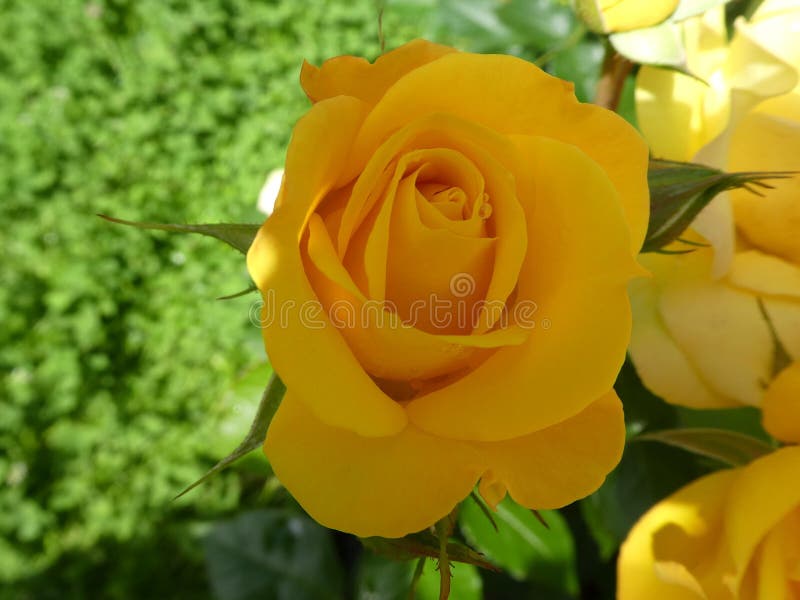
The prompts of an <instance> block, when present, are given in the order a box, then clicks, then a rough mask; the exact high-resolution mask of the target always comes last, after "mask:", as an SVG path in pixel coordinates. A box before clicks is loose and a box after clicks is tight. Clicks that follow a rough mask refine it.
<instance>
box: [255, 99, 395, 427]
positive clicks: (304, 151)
mask: <svg viewBox="0 0 800 600" xmlns="http://www.w3.org/2000/svg"><path fill="white" fill-rule="evenodd" d="M363 115H364V105H363V103H361V102H360V101H358V100H355V99H353V98H345V97H339V98H333V99H331V100H326V101H323V102H320V103H318V104H316V105H315V106H314V107H313V108H312V109H311V110H310V111H309V112H308V114H306V116H305V117H303V118H302V119H301V120H300V121H299V122H298V124H297V126H296V127H295V131H294V134H293V137H292V141H291V144H290V145H289V150H288V154H287V158H286V175H285V178H284V185H283V188H282V192H281V194H282V197H283V200H282V202H281V203H280V204H279V205H278V206H277V207H276V209H275V212H274V213H273V215H272V216H271V217H270V218H269V219H267V221H266V222H265V223H264V225H262V227H261V229H260V230H259V232H258V235H257V236H256V239H255V240H254V241H253V244H252V246H251V247H250V250H249V251H248V253H247V267H248V270H249V271H250V275H251V276H252V277H253V281H255V283H256V285H257V286H258V288H259V289H260V290H261V292H262V294H264V297H265V302H266V303H267V309H269V308H270V303H271V309H272V310H273V311H274V314H273V315H272V316H273V317H274V318H273V320H272V322H271V323H269V324H267V325H266V326H265V327H264V328H263V335H264V340H265V343H266V346H267V348H268V351H269V353H270V360H271V361H272V364H273V366H274V367H275V370H276V371H277V372H278V373H279V374H280V376H281V378H282V379H283V380H284V382H285V383H286V385H287V387H289V388H291V389H292V392H293V393H294V394H296V395H297V396H299V397H302V398H306V399H307V402H308V403H309V407H310V408H311V409H312V410H313V411H314V413H315V414H316V415H317V416H318V417H319V418H320V419H323V420H324V421H325V422H327V423H330V424H333V425H339V426H341V427H347V428H349V429H351V430H353V431H358V432H359V433H361V434H363V435H390V434H392V433H396V432H398V431H400V430H402V429H403V427H405V424H406V416H405V413H404V411H403V409H402V408H401V407H400V406H398V405H397V403H396V402H394V401H393V400H392V399H391V398H389V397H388V396H387V395H386V394H384V393H383V392H382V391H381V390H380V389H379V388H378V387H377V386H376V385H375V383H374V382H373V381H372V380H371V379H370V378H369V376H368V375H367V374H366V373H365V372H364V369H363V368H362V367H361V365H360V364H359V363H358V361H357V360H356V359H355V357H354V356H353V354H352V352H351V351H350V350H349V348H348V347H347V344H346V343H345V341H344V340H343V339H342V337H341V336H340V335H339V333H338V331H336V330H335V329H334V328H332V327H322V328H313V327H307V326H306V324H305V323H304V322H303V319H302V314H301V307H302V306H305V305H307V303H312V304H313V303H315V302H317V298H316V295H315V294H314V291H313V290H312V288H311V285H310V283H309V282H308V279H307V277H306V275H305V273H304V267H303V262H302V258H301V255H300V248H299V242H300V238H301V236H302V235H303V232H304V230H305V220H306V217H307V215H308V214H310V212H311V211H313V210H314V208H315V207H316V205H317V204H318V203H319V202H320V201H321V200H322V198H323V197H324V196H325V194H326V193H327V192H328V191H329V190H330V188H331V187H332V186H333V184H334V182H335V180H336V177H337V176H338V175H339V173H340V171H341V169H342V168H343V163H344V161H345V160H346V159H347V156H348V153H349V145H350V142H351V141H352V139H353V137H354V136H355V132H356V131H357V130H358V128H359V127H360V125H361V121H362V119H363ZM320 140H325V143H320ZM309 372H311V373H314V376H313V377H309V375H308V374H309Z"/></svg>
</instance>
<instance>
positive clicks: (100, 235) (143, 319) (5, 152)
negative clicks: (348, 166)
mask: <svg viewBox="0 0 800 600" xmlns="http://www.w3.org/2000/svg"><path fill="white" fill-rule="evenodd" d="M0 10H2V14H3V18H2V19H0V72H1V73H3V76H2V78H0V198H1V200H0V243H1V244H2V248H3V262H2V267H0V322H1V323H2V328H1V329H0V369H2V401H1V402H0V581H5V582H7V583H13V584H14V585H13V586H11V587H7V588H6V589H7V590H9V592H8V593H9V594H11V595H12V596H13V597H28V596H29V597H36V598H46V597H51V596H52V597H76V598H77V597H80V598H85V597H94V596H97V597H119V598H121V597H160V598H164V597H170V596H181V597H187V596H189V597H197V596H198V595H200V596H202V595H204V594H207V593H208V592H206V591H204V590H205V589H206V584H205V575H204V572H203V565H202V551H201V550H199V549H198V544H197V542H196V540H197V539H198V535H199V532H200V530H201V528H199V526H197V525H196V524H197V523H198V522H201V521H203V520H205V519H208V518H211V517H214V516H217V515H220V514H223V513H227V512H230V511H232V510H233V509H234V508H236V507H237V506H239V505H240V499H241V497H242V496H243V494H244V495H245V496H246V497H245V503H246V499H247V492H248V489H249V488H248V483H247V482H248V481H249V480H248V478H247V477H246V476H240V475H237V474H236V473H227V474H223V475H222V476H220V477H217V478H215V479H214V480H213V481H212V482H210V483H208V484H206V485H204V486H202V487H201V488H199V489H197V490H195V491H193V492H192V493H191V494H189V495H188V496H187V497H186V498H184V499H182V500H181V501H178V502H175V503H173V502H171V500H172V498H173V496H174V495H175V493H176V492H177V491H179V490H180V489H182V488H183V487H184V486H185V485H186V484H187V483H189V482H191V481H193V480H194V479H196V478H197V477H198V476H199V475H200V474H202V472H203V471H204V470H205V469H207V468H208V467H209V466H210V465H211V464H212V463H213V461H214V459H216V458H219V457H220V456H221V455H222V453H224V452H226V451H227V450H229V449H231V447H232V445H233V444H234V443H235V440H233V439H232V438H230V436H228V435H227V433H224V432H222V429H221V428H222V427H223V425H224V422H225V421H226V419H229V418H231V415H232V414H233V413H234V411H235V410H236V409H237V408H240V407H238V406H237V404H238V403H239V400H240V399H239V398H238V397H237V396H236V395H231V394H227V395H226V394H225V393H224V391H225V390H226V389H227V388H229V387H230V386H231V385H232V382H233V381H234V380H235V379H236V378H237V377H238V376H239V375H240V374H241V372H242V371H243V370H244V369H246V368H247V367H248V366H249V365H251V364H253V363H256V362H259V361H263V350H262V347H261V340H260V336H259V334H258V331H257V330H256V329H254V328H253V327H252V326H251V325H250V324H249V321H248V307H249V303H250V300H252V297H245V298H241V299H237V300H232V301H229V302H217V301H215V300H214V298H215V297H217V296H220V295H223V294H228V293H231V292H236V291H238V290H239V289H242V288H244V287H246V285H247V282H248V280H247V274H246V271H245V269H244V264H243V260H242V258H241V256H239V255H237V254H236V253H235V252H234V251H232V250H230V249H227V248H225V247H223V246H221V245H217V244H216V243H214V242H213V241H210V240H208V239H205V238H198V239H195V238H191V237H178V236H174V237H169V236H168V234H149V233H146V232H142V231H137V230H129V229H126V228H121V227H117V226H111V225H109V224H108V223H105V222H102V221H101V220H100V219H98V218H97V217H95V213H98V212H99V213H109V214H112V215H116V216H120V217H123V218H128V219H135V220H152V221H166V222H169V221H185V222H202V221H241V222H248V221H249V222H255V221H258V220H260V216H259V215H258V214H257V213H256V212H255V199H256V197H257V194H258V190H259V187H260V185H261V183H262V181H263V178H264V175H265V174H266V173H267V172H268V171H269V170H270V169H271V168H274V167H276V166H277V165H279V164H280V163H281V162H282V160H283V152H284V148H285V146H286V143H287V141H288V137H289V134H290V131H291V126H292V124H293V122H294V121H295V120H296V118H297V117H298V116H299V115H300V114H302V112H303V111H304V110H305V109H306V106H307V102H306V100H305V99H304V97H303V95H302V92H301V90H300V88H299V86H298V84H297V76H298V72H299V67H300V62H301V59H302V58H306V59H308V60H310V61H313V62H319V61H321V60H322V59H324V58H326V57H328V56H333V55H337V54H342V53H356V54H361V55H367V56H372V57H374V56H375V55H376V54H377V53H378V50H379V49H378V40H377V31H376V18H375V6H374V4H373V2H372V1H371V0H358V1H355V2H348V3H346V4H345V3H341V2H325V1H321V0H318V1H314V2H293V1H290V0H284V1H271V2H270V1H265V0H215V1H204V2H189V1H188V0H171V1H168V2H167V1H164V0H107V1H104V2H99V1H90V2H84V1H79V0H63V1H59V2H51V1H40V2H26V1H24V0H17V1H14V0H11V1H9V0H4V1H2V2H0ZM385 28H386V31H387V34H388V38H389V39H388V43H389V45H395V44H399V43H401V42H402V41H404V40H407V39H409V38H411V37H413V36H414V31H413V30H412V29H411V28H410V26H408V25H403V24H402V23H400V22H399V21H398V20H397V19H395V20H393V18H392V15H388V16H387V18H386V23H385ZM242 433H244V432H242ZM266 469H267V468H266V467H265V466H263V465H262V467H261V472H260V473H259V474H257V477H260V478H261V480H262V481H263V478H264V475H265V471H266ZM255 487H256V488H257V487H258V486H255ZM251 495H252V494H251Z"/></svg>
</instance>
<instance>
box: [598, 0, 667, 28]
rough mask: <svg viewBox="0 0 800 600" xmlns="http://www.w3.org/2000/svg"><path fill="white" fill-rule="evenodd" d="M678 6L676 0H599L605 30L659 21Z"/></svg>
mask: <svg viewBox="0 0 800 600" xmlns="http://www.w3.org/2000/svg"><path fill="white" fill-rule="evenodd" d="M677 6H678V0H622V1H619V0H600V8H601V10H602V14H603V21H604V23H603V24H604V29H605V31H629V30H631V29H642V28H643V27H650V26H651V25H655V24H656V23H660V22H661V21H663V20H664V19H666V18H667V17H668V16H670V15H671V14H672V13H673V12H675V8H676V7H677Z"/></svg>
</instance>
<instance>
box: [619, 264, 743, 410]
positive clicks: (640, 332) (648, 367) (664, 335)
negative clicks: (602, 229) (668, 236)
mask: <svg viewBox="0 0 800 600" xmlns="http://www.w3.org/2000/svg"><path fill="white" fill-rule="evenodd" d="M704 255H705V257H704ZM641 260H642V264H643V265H644V267H645V268H647V269H648V270H649V271H650V272H651V273H652V274H653V278H652V279H637V280H635V281H632V282H631V284H630V297H631V307H632V310H633V330H632V332H631V340H630V347H629V352H630V355H631V359H632V360H633V363H634V365H635V367H636V371H637V373H638V374H639V376H640V377H641V379H642V382H643V383H644V384H645V386H647V388H648V389H650V390H651V391H652V392H653V393H655V394H656V395H658V396H660V397H661V398H664V399H665V400H667V401H668V402H671V403H673V404H681V405H683V406H688V407H690V408H726V407H731V406H738V403H737V402H736V401H734V400H731V399H728V398H725V397H722V396H720V395H719V394H717V393H716V392H715V391H714V390H713V389H712V388H711V387H709V385H708V384H707V382H706V381H704V380H703V377H702V374H701V373H700V372H699V371H698V369H697V367H696V366H695V365H694V364H692V362H691V361H690V359H689V357H688V356H687V354H686V353H685V352H684V350H683V349H682V347H681V346H679V345H678V344H677V343H676V341H675V339H674V338H673V337H672V336H671V335H670V332H669V330H668V329H667V327H666V324H665V323H664V320H663V319H662V317H661V313H660V311H659V297H660V289H661V288H660V285H659V284H664V285H669V281H670V279H671V278H672V277H675V276H684V277H692V274H693V270H694V269H696V268H697V265H698V264H699V266H700V270H701V272H707V270H708V266H709V265H710V261H711V252H709V251H707V250H704V249H703V250H697V251H695V252H693V253H692V254H688V255H681V256H672V255H670V256H666V255H655V254H648V255H645V256H643V257H642V259H641ZM704 265H705V266H704Z"/></svg>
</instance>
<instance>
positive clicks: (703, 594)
mask: <svg viewBox="0 0 800 600" xmlns="http://www.w3.org/2000/svg"><path fill="white" fill-rule="evenodd" d="M798 473H800V447H786V448H783V449H781V450H777V451H775V452H773V453H771V454H768V455H766V456H764V457H762V458H759V459H757V460H755V461H754V462H752V463H750V464H749V465H747V466H746V467H742V468H738V469H731V470H724V471H718V472H716V473H713V474H711V475H708V476H706V477H703V478H701V479H699V480H698V481H695V482H694V483H692V484H690V485H688V486H686V487H685V488H683V489H681V490H679V491H678V492H677V493H675V494H673V495H672V496H670V497H669V498H667V499H666V500H663V501H662V502H660V503H658V504H657V505H656V506H654V507H653V508H652V509H651V510H650V511H649V512H648V513H647V514H645V515H644V517H642V518H641V519H640V520H639V522H638V523H637V524H636V525H635V526H634V528H633V529H632V530H631V532H630V534H629V535H628V539H627V540H626V541H625V543H624V544H623V545H622V549H621V551H620V556H619V562H618V576H617V598H618V600H642V599H647V600H662V599H663V600H681V599H684V598H685V599H687V600H688V599H690V598H697V599H701V598H703V599H706V600H734V599H737V600H738V599H741V600H756V599H758V600H797V599H800V485H797V475H798Z"/></svg>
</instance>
